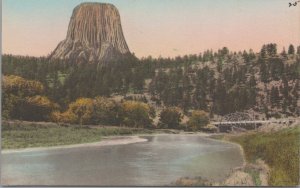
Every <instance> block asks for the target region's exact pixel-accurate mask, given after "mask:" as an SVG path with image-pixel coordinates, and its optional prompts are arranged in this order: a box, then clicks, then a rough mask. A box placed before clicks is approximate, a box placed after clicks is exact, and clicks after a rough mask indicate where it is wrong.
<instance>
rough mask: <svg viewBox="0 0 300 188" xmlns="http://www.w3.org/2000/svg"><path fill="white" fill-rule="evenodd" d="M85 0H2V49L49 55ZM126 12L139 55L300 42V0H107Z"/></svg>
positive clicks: (126, 23) (123, 16)
mask: <svg viewBox="0 0 300 188" xmlns="http://www.w3.org/2000/svg"><path fill="white" fill-rule="evenodd" d="M82 2H88V1H84V0H26V1H22V0H3V3H2V7H3V8H2V10H3V12H2V41H3V42H2V48H3V49H2V52H3V53H5V54H14V55H29V56H46V55H48V54H49V53H51V52H52V51H53V50H54V49H55V48H56V46H57V45H58V43H59V42H60V41H62V40H64V39H65V37H66V33H67V29H68V24H69V20H70V17H71V14H72V11H73V9H74V7H75V6H77V5H78V4H80V3H82ZM93 2H105V3H111V4H114V5H115V6H116V7H117V8H118V10H119V12H120V15H121V21H122V27H123V32H124V35H125V39H126V41H127V44H128V46H129V48H130V51H131V52H132V53H135V54H136V56H137V57H147V56H149V55H151V56H153V57H158V56H162V57H174V56H177V55H186V54H198V53H200V52H203V51H205V50H207V49H213V50H217V49H219V48H222V47H223V46H226V47H228V48H229V49H230V50H232V51H242V50H249V49H253V50H254V51H256V52H257V51H259V50H260V48H261V46H262V45H263V44H266V43H277V44H278V52H280V51H281V50H282V48H283V47H286V48H287V47H288V45H289V44H294V45H299V44H300V22H299V17H300V11H299V8H300V4H299V5H298V6H296V7H289V6H288V3H289V2H293V1H292V0H290V1H289V0H264V1H261V0H252V1H247V0H226V1H224V0H215V1H209V0H184V1H183V0H151V1H146V0H127V1H124V0H103V1H97V0H94V1H93Z"/></svg>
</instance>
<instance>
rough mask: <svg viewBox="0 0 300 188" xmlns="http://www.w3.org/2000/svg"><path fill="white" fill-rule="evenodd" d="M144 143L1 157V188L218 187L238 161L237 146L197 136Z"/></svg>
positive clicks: (160, 137) (151, 139) (152, 138)
mask: <svg viewBox="0 0 300 188" xmlns="http://www.w3.org/2000/svg"><path fill="white" fill-rule="evenodd" d="M146 138H147V139H148V141H147V142H142V143H135V144H128V145H116V146H95V147H86V148H68V149H55V150H43V151H31V152H29V151H27V152H18V153H6V154H2V157H1V180H2V181H1V182H2V185H103V186H113V185H115V186H118V185H127V186H133V185H136V186H142V185H157V186H161V185H169V184H170V183H171V182H173V181H175V180H176V179H178V178H180V177H185V176H191V177H194V176H202V177H205V178H208V179H210V180H212V181H221V180H223V179H224V178H225V177H226V175H227V174H228V173H229V172H230V170H231V169H232V168H234V167H237V166H240V165H242V163H243V159H242V156H241V153H240V150H239V147H238V146H237V145H233V144H229V143H223V142H220V141H216V140H211V139H208V138H205V137H203V136H199V135H158V136H149V137H146Z"/></svg>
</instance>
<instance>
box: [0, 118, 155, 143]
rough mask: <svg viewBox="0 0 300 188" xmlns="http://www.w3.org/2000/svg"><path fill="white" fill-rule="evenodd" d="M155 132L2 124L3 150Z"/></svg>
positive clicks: (72, 126)
mask: <svg viewBox="0 0 300 188" xmlns="http://www.w3.org/2000/svg"><path fill="white" fill-rule="evenodd" d="M152 133H156V131H154V130H147V129H133V128H121V127H101V128H90V127H88V126H83V127H80V126H76V125H57V124H55V123H40V124H39V123H30V122H26V123H24V122H13V123H7V122H2V140H1V144H2V149H17V148H29V147H47V146H58V145H70V144H79V143H91V142H98V141H100V140H101V137H103V136H112V135H116V136H117V135H134V134H152Z"/></svg>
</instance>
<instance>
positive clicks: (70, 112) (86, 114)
mask: <svg viewBox="0 0 300 188" xmlns="http://www.w3.org/2000/svg"><path fill="white" fill-rule="evenodd" d="M93 111H94V106H93V99H90V98H79V99H77V100H76V101H75V102H72V103H71V104H69V107H68V109H67V111H66V112H64V113H62V114H61V115H60V116H59V115H58V114H53V116H56V117H57V116H59V117H58V118H59V119H60V121H62V122H66V123H78V124H80V125H83V124H89V123H91V119H92V115H93Z"/></svg>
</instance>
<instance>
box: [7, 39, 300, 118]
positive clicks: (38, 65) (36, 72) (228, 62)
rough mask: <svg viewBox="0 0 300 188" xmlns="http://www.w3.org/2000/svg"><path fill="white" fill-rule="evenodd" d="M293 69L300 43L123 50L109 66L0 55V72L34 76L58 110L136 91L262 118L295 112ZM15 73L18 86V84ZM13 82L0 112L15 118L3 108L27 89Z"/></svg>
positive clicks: (189, 106) (297, 69)
mask: <svg viewBox="0 0 300 188" xmlns="http://www.w3.org/2000/svg"><path fill="white" fill-rule="evenodd" d="M299 73H300V46H298V47H297V48H295V47H294V46H293V45H290V46H289V47H288V50H287V52H286V51H285V49H283V50H282V51H281V52H278V49H277V45H276V44H267V45H264V46H263V47H262V49H261V51H260V52H259V53H254V52H253V51H252V50H249V51H243V52H230V51H229V49H228V48H226V47H224V48H222V49H220V50H218V51H216V52H214V51H212V50H207V51H205V52H204V53H201V54H197V55H189V56H187V55H186V56H183V57H181V56H178V57H175V58H152V57H148V58H142V59H137V58H135V57H134V56H129V57H126V58H124V59H122V60H120V61H118V62H111V63H110V64H109V65H108V66H100V65H97V64H84V63H82V64H74V63H72V62H65V61H60V60H57V61H53V60H49V59H47V58H44V57H41V58H35V57H24V56H13V55H3V56H2V74H3V76H6V77H7V76H11V75H14V76H18V77H20V78H22V79H24V80H29V81H31V82H33V81H38V83H39V84H41V85H42V87H43V96H44V97H45V98H47V100H49V101H52V102H53V103H55V104H56V105H57V106H59V109H60V111H65V110H67V108H68V105H69V104H70V103H72V102H74V101H76V100H77V99H79V98H95V97H97V96H103V97H107V98H110V97H111V96H113V95H121V96H127V97H128V96H129V95H130V94H133V93H138V94H141V95H147V94H148V95H150V96H151V100H152V101H154V102H155V103H156V105H157V106H168V107H178V108H180V109H182V110H183V112H185V113H187V112H188V111H189V110H203V111H206V112H207V113H209V114H210V116H211V117H213V115H214V114H216V115H226V114H228V113H233V112H239V111H246V110H249V109H252V110H254V111H256V112H258V113H260V114H263V115H264V116H265V117H266V118H269V117H283V116H299V107H298V104H299V103H298V101H299ZM7 78H8V77H7ZM20 78H19V83H18V84H22V83H23V81H21V80H20ZM10 79H12V80H13V79H15V80H16V78H15V77H10ZM7 80H8V79H7ZM4 82H5V79H4ZM7 82H9V81H7ZM10 83H11V84H12V85H13V84H15V83H16V82H13V81H11V82H10ZM24 83H25V82H24ZM27 84H28V83H27ZM12 85H9V87H8V86H7V84H6V86H7V88H4V86H5V83H4V86H2V89H3V90H2V91H3V95H2V104H3V105H2V110H4V112H7V113H6V116H5V117H6V118H16V119H18V117H16V116H12V115H11V113H12V112H11V111H10V110H9V109H11V108H12V106H13V105H16V103H14V102H12V101H13V98H14V97H16V96H23V97H24V96H26V92H25V93H20V92H19V93H18V94H16V91H14V90H13V89H12V88H13V87H14V86H12ZM18 87H19V86H18ZM8 88H9V89H8ZM35 89H36V88H35ZM37 93H39V92H37ZM28 96H29V95H28ZM28 96H26V97H28ZM29 97H30V96H29ZM31 97H32V96H31ZM36 100H37V99H36ZM144 102H146V103H147V102H149V101H147V100H146V99H144ZM297 103H298V104H297ZM42 119H43V118H40V119H39V120H42Z"/></svg>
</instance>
